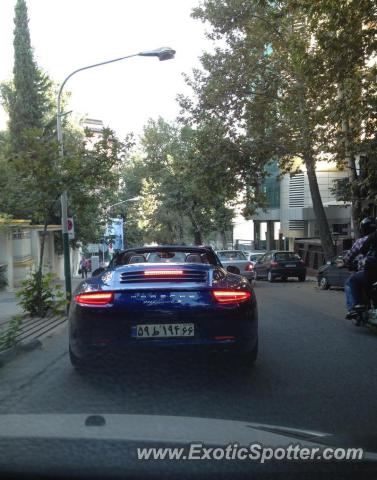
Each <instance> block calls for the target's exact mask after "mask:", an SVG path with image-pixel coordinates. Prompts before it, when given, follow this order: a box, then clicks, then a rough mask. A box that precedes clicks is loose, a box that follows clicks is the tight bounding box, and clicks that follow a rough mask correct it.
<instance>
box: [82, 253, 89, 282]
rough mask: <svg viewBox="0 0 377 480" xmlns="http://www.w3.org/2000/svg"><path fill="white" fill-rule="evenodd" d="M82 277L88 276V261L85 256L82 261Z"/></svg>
mask: <svg viewBox="0 0 377 480" xmlns="http://www.w3.org/2000/svg"><path fill="white" fill-rule="evenodd" d="M80 272H81V278H88V263H87V260H86V259H85V257H82V259H81V261H80Z"/></svg>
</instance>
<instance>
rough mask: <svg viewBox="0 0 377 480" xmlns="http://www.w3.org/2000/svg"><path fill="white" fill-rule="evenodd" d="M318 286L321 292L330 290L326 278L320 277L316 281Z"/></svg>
mask: <svg viewBox="0 0 377 480" xmlns="http://www.w3.org/2000/svg"><path fill="white" fill-rule="evenodd" d="M318 286H319V288H320V289H321V290H328V289H329V288H330V284H329V281H328V280H327V278H326V277H321V278H320V279H319V280H318Z"/></svg>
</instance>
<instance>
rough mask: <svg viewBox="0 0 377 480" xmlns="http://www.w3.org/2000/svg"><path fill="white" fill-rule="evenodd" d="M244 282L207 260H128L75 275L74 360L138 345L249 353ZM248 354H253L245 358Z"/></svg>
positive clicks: (253, 345) (253, 313) (251, 331)
mask: <svg viewBox="0 0 377 480" xmlns="http://www.w3.org/2000/svg"><path fill="white" fill-rule="evenodd" d="M257 323H258V319H257V306H256V299H255V296H254V292H253V290H252V287H251V286H250V284H249V282H248V281H247V280H246V279H245V278H243V277H240V276H238V275H232V274H229V273H227V272H225V271H224V270H223V269H222V268H220V267H216V266H212V265H207V264H197V265H194V264H162V265H161V264H160V265H159V264H146V263H140V264H133V265H124V266H120V267H116V268H115V269H114V270H109V271H107V272H105V273H104V274H103V275H102V276H100V277H94V278H91V279H88V280H87V281H86V282H82V283H81V285H80V286H79V287H78V289H77V291H76V292H75V295H74V300H73V302H72V305H71V308H70V316H69V337H70V355H71V359H72V362H73V363H74V364H75V365H78V364H80V363H83V362H84V361H86V360H89V359H90V358H91V357H92V356H93V354H98V353H106V352H109V351H111V352H113V353H119V354H120V355H126V354H127V352H129V351H130V350H132V349H135V348H136V349H138V348H164V349H166V348H174V347H179V349H182V348H187V349H190V348H191V349H194V350H197V349H199V350H203V349H209V350H227V351H231V350H232V351H236V352H240V353H245V354H250V356H251V357H255V356H256V352H257V341H258V333H257ZM253 359H254V358H253Z"/></svg>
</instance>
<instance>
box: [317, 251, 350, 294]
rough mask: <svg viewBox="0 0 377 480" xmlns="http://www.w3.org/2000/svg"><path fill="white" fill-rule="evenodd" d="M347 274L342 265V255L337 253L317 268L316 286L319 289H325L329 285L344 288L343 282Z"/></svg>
mask: <svg viewBox="0 0 377 480" xmlns="http://www.w3.org/2000/svg"><path fill="white" fill-rule="evenodd" d="M349 276H350V272H349V270H348V268H346V267H345V265H344V261H343V255H338V256H337V257H335V258H334V259H333V260H331V261H329V262H327V263H326V265H323V266H322V267H320V268H319V270H318V275H317V281H318V286H319V288H320V289H321V290H327V289H328V288H330V287H340V288H344V284H345V282H346V280H347V278H348V277H349Z"/></svg>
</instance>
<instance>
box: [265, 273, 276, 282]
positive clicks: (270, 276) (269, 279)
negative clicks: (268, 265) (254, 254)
mask: <svg viewBox="0 0 377 480" xmlns="http://www.w3.org/2000/svg"><path fill="white" fill-rule="evenodd" d="M267 280H268V281H269V282H270V283H272V282H274V281H275V278H274V276H273V275H272V272H271V270H269V271H268V273H267Z"/></svg>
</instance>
